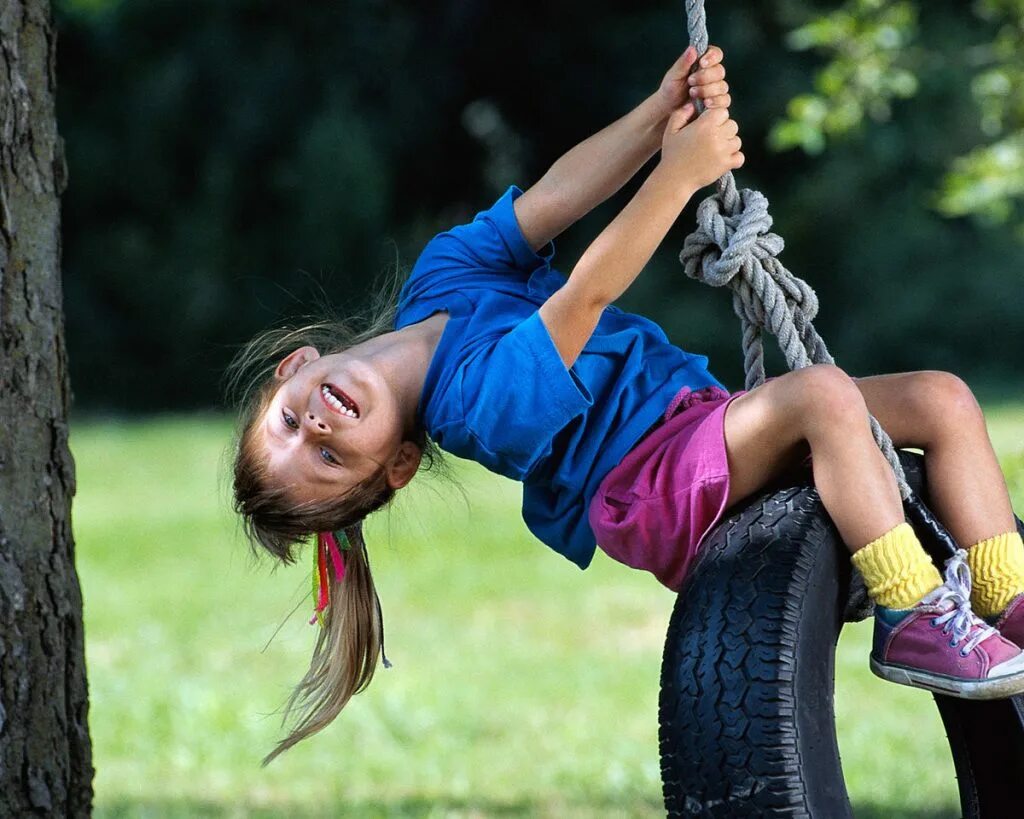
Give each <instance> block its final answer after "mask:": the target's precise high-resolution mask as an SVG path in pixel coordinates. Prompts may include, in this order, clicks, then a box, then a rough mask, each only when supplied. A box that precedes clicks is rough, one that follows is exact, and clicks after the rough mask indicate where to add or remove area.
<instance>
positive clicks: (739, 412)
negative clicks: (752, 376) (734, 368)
mask: <svg viewBox="0 0 1024 819" xmlns="http://www.w3.org/2000/svg"><path fill="white" fill-rule="evenodd" d="M797 378H798V375H797V373H795V372H794V373H786V374H785V375H780V376H778V377H776V378H773V379H772V380H771V381H766V382H765V383H764V384H760V385H759V386H757V387H755V388H754V389H752V390H750V391H749V392H746V393H744V394H743V395H740V396H739V397H737V398H735V399H734V400H733V401H732V402H731V403H730V404H729V406H728V407H727V408H726V412H725V418H724V427H725V430H724V431H725V451H726V456H727V457H728V461H729V496H728V499H727V500H726V504H725V505H726V507H729V506H732V505H733V504H734V503H736V502H737V501H739V500H741V499H743V498H745V497H747V496H748V495H750V494H751V493H753V492H756V491H757V490H759V489H760V488H761V487H763V486H764V485H765V484H767V483H770V482H771V481H772V480H774V479H775V478H777V477H779V476H780V475H783V474H784V473H786V472H788V471H790V470H791V469H794V468H795V467H797V466H799V465H800V463H801V462H802V461H803V460H804V459H805V458H806V457H807V455H808V454H810V451H811V450H810V446H809V445H808V443H807V440H806V438H805V436H804V434H803V429H802V427H801V425H800V424H798V423H794V418H795V416H796V414H797V413H798V412H799V406H798V402H797V401H796V400H795V396H796V395H797V394H798V389H794V386H795V385H796V380H797Z"/></svg>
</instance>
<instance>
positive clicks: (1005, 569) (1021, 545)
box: [967, 532, 1024, 617]
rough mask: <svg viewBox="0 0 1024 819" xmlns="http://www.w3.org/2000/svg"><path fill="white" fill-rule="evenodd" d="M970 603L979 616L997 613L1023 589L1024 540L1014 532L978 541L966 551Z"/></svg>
mask: <svg viewBox="0 0 1024 819" xmlns="http://www.w3.org/2000/svg"><path fill="white" fill-rule="evenodd" d="M967 566H968V567H969V568H970V570H971V606H972V607H973V608H974V611H975V612H976V613H977V614H979V615H981V616H982V617H991V616H992V615H994V614H999V613H1000V612H1001V611H1002V610H1003V609H1005V608H1006V607H1007V605H1009V603H1010V601H1011V600H1013V598H1014V597H1016V596H1017V595H1018V594H1020V593H1021V592H1024V542H1022V541H1021V539H1020V535H1019V534H1018V533H1017V532H1004V533H1003V534H1001V535H994V536H993V537H990V538H987V539H985V540H981V541H979V542H978V543H976V544H975V545H974V546H971V548H969V549H968V550H967Z"/></svg>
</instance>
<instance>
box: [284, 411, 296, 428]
mask: <svg viewBox="0 0 1024 819" xmlns="http://www.w3.org/2000/svg"><path fill="white" fill-rule="evenodd" d="M281 417H282V418H283V419H284V425H285V426H286V427H288V429H298V428H299V422H298V421H296V420H295V418H294V417H293V416H292V415H290V414H289V413H288V410H281Z"/></svg>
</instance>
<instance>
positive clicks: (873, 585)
mask: <svg viewBox="0 0 1024 819" xmlns="http://www.w3.org/2000/svg"><path fill="white" fill-rule="evenodd" d="M851 559H852V560H853V565H854V566H856V567H857V569H858V570H859V571H860V573H861V574H862V575H864V582H865V583H866V584H867V587H868V594H869V595H871V599H872V600H874V601H875V602H876V603H877V604H878V605H880V606H885V607H886V608H890V609H908V608H910V607H911V606H912V605H914V603H916V602H917V601H918V600H920V599H921V598H922V597H924V596H925V595H926V594H928V592H930V591H932V590H933V589H936V588H938V587H939V586H940V585H941V584H942V577H941V576H940V575H939V570H938V569H936V568H935V565H934V564H933V563H932V561H931V558H930V557H928V554H927V553H926V552H925V550H924V549H923V548H922V546H921V543H920V541H919V540H918V539H917V535H916V534H915V533H914V530H913V529H912V528H911V526H910V524H909V523H907V522H905V521H904V522H903V523H900V524H899V525H897V526H895V527H893V528H892V529H890V530H889V531H888V532H886V533H885V534H884V535H882V536H881V537H880V538H878V539H877V540H872V541H871V542H870V543H869V544H868V545H867V546H864V547H863V548H861V549H858V550H857V551H856V552H854V553H853V555H852V556H851Z"/></svg>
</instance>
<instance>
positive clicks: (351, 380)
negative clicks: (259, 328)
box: [257, 347, 421, 502]
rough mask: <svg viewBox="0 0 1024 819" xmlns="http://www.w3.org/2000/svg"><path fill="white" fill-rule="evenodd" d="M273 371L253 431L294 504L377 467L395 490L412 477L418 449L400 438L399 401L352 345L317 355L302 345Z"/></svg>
mask: <svg viewBox="0 0 1024 819" xmlns="http://www.w3.org/2000/svg"><path fill="white" fill-rule="evenodd" d="M274 377H275V379H276V380H277V381H278V383H279V386H278V388H277V392H276V393H275V394H274V397H273V398H272V399H271V401H270V404H269V406H268V407H267V410H266V412H265V414H264V416H263V417H262V418H261V419H260V420H259V421H258V422H257V425H258V434H259V435H260V436H261V439H262V443H263V446H264V449H265V451H266V454H267V465H266V466H267V471H268V472H269V475H270V477H271V480H273V482H274V483H275V484H277V485H279V486H287V487H289V494H290V495H291V496H292V497H293V498H294V499H295V500H296V501H297V502H306V501H319V500H325V499H328V498H330V497H337V496H339V495H342V494H344V493H345V492H346V491H347V490H349V489H350V488H352V487H353V486H355V485H356V484H358V483H360V482H362V481H365V480H366V479H368V478H370V477H371V476H372V475H374V473H376V472H377V471H378V470H380V469H383V470H384V473H385V478H386V480H387V482H388V484H389V485H390V486H391V487H392V488H393V489H398V488H399V487H401V486H404V485H405V484H407V483H408V482H409V481H410V480H412V478H413V476H414V475H415V474H416V469H417V467H418V466H419V462H420V456H421V451H420V448H419V447H418V446H417V445H416V444H415V443H413V442H412V441H407V440H403V434H402V432H403V430H402V420H401V416H400V413H399V406H398V402H397V401H396V400H395V396H394V395H393V393H392V391H391V389H390V388H389V386H388V384H387V383H386V382H385V380H384V379H383V377H382V376H381V375H380V373H379V372H377V370H376V369H375V368H374V367H373V365H372V363H370V362H369V361H368V360H366V359H363V358H360V357H359V355H358V350H357V348H352V349H351V350H348V351H346V352H343V353H332V354H330V355H326V356H321V355H320V354H319V353H318V352H317V351H316V349H314V348H313V347H301V348H299V349H298V350H296V351H295V352H293V353H291V354H290V355H288V356H287V357H286V358H284V359H283V360H282V361H281V363H280V364H279V365H278V367H277V370H276V372H275V374H274Z"/></svg>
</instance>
